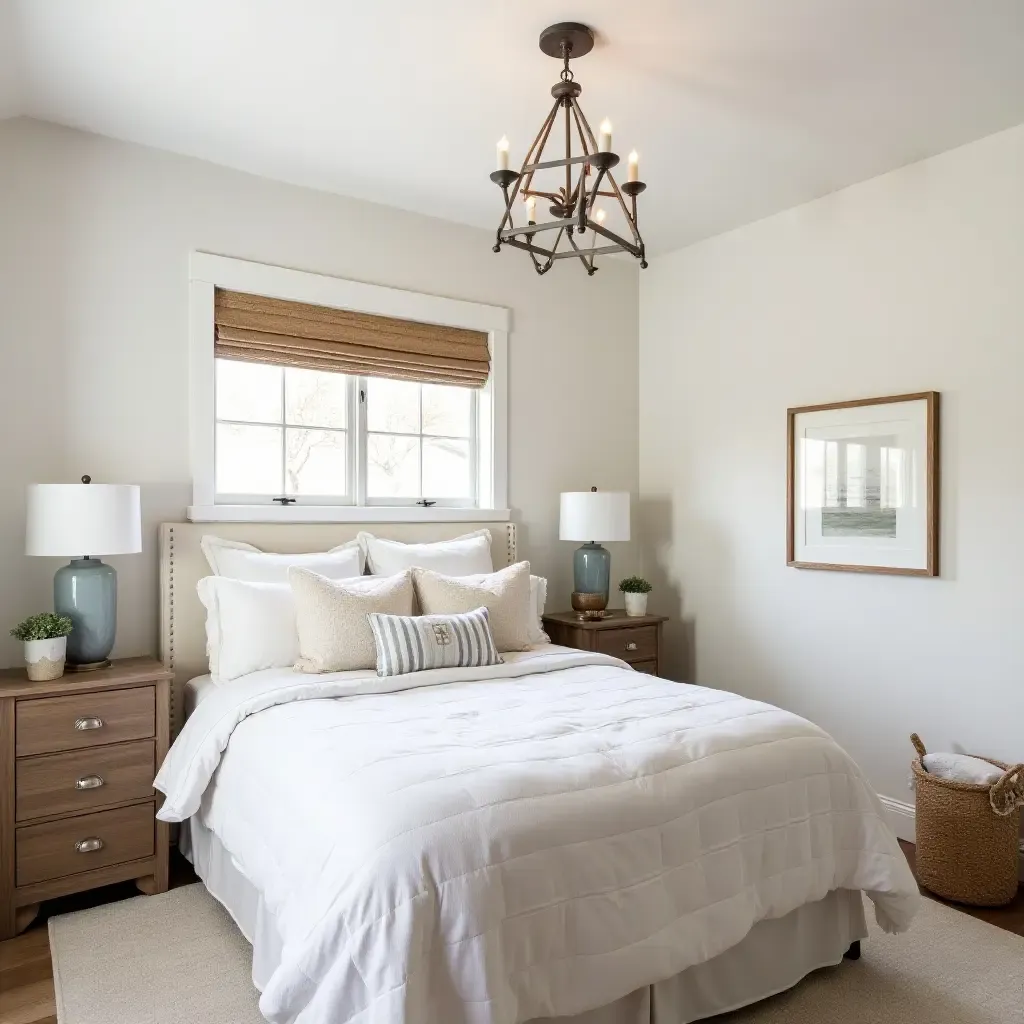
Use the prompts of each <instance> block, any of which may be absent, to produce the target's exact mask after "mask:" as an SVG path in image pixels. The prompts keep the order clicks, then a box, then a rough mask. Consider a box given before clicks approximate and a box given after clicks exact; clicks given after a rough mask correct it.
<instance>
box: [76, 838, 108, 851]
mask: <svg viewBox="0 0 1024 1024" xmlns="http://www.w3.org/2000/svg"><path fill="white" fill-rule="evenodd" d="M75 849H76V850H77V851H78V852H79V853H95V852H96V851H97V850H102V849H103V840H102V839H99V838H97V837H95V836H94V837H93V838H91V839H79V840H78V842H77V843H75Z"/></svg>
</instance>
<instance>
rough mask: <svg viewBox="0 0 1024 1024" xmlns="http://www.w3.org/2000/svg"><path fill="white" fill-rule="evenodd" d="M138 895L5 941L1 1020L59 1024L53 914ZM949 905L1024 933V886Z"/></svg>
mask: <svg viewBox="0 0 1024 1024" xmlns="http://www.w3.org/2000/svg"><path fill="white" fill-rule="evenodd" d="M900 846H902V847H903V852H904V853H905V854H906V857H907V860H908V861H909V863H910V866H911V867H913V866H914V845H913V843H905V842H903V841H902V840H900ZM195 880H196V878H195V875H194V874H193V873H192V869H191V867H190V866H189V864H188V863H187V862H186V861H185V860H184V859H182V858H181V857H180V856H178V854H177V852H174V853H172V856H171V888H172V889H173V888H175V887H177V886H179V885H187V884H188V883H189V882H194V881H195ZM922 891H923V890H922ZM136 895H138V892H137V890H136V889H135V887H134V886H133V885H132V884H131V883H125V884H123V885H111V886H108V887H107V888H105V889H94V890H93V891H92V892H87V893H82V894H80V895H77V896H68V897H66V898H64V899H60V900H53V901H51V902H50V903H47V904H44V906H43V909H42V911H41V912H40V914H39V917H38V918H37V919H36V921H35V922H34V923H33V925H32V927H31V928H29V930H28V931H26V932H25V933H24V934H22V935H19V936H18V937H17V938H14V939H8V940H7V941H6V942H0V1024H57V1017H56V1008H55V1006H54V1001H53V973H52V970H51V966H50V943H49V934H48V932H47V930H46V919H47V918H48V917H52V916H53V915H54V914H67V913H70V912H71V911H74V910H84V909H86V908H87V907H93V906H98V905H99V904H101V903H109V902H111V901H113V900H121V899H127V898H129V897H131V896H136ZM925 895H930V894H929V893H925ZM932 898H933V899H935V900H937V902H939V903H945V902H946V901H945V900H939V899H938V897H932ZM947 906H951V907H955V908H956V909H957V910H960V911H963V912H964V913H967V914H970V915H971V916H973V917H978V918H981V920H983V921H988V922H989V923H990V924H994V925H996V926H998V927H999V928H1005V929H1006V930H1007V931H1011V932H1015V933H1016V934H1017V935H1024V886H1021V888H1020V889H1018V891H1017V898H1016V899H1015V900H1014V902H1013V903H1011V904H1010V905H1009V906H1007V907H997V908H994V909H985V908H981V907H963V906H960V905H958V904H955V903H949V904H947Z"/></svg>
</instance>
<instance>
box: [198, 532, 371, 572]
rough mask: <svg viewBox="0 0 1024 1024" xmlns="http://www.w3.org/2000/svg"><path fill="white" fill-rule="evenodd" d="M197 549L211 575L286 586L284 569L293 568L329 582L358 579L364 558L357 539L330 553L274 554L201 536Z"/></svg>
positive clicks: (237, 542) (286, 570) (339, 546)
mask: <svg viewBox="0 0 1024 1024" xmlns="http://www.w3.org/2000/svg"><path fill="white" fill-rule="evenodd" d="M199 546H200V547H201V548H202V549H203V554H204V555H206V560H207V562H209V563H210V568H211V569H212V570H213V574H214V575H215V576H230V577H231V578H232V579H235V580H249V581H250V582H253V583H287V582H288V570H289V569H290V568H291V567H292V566H293V565H297V566H299V567H300V568H303V569H309V570H310V571H312V572H317V573H319V574H320V575H321V576H327V577H328V578H329V579H332V580H341V579H348V578H350V577H352V576H362V575H363V566H364V565H365V564H366V557H365V556H364V555H363V549H362V545H360V543H359V541H358V540H350V541H347V542H346V543H345V544H339V545H338V546H337V547H336V548H331V550H330V551H303V552H288V553H280V554H279V553H277V552H274V551H260V549H259V548H257V547H253V545H252V544H245V543H243V542H242V541H237V540H225V539H224V538H223V537H212V536H204V537H203V538H202V540H200V542H199Z"/></svg>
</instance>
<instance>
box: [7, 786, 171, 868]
mask: <svg viewBox="0 0 1024 1024" xmlns="http://www.w3.org/2000/svg"><path fill="white" fill-rule="evenodd" d="M155 815H156V808H155V804H154V803H153V801H152V800H150V801H148V802H147V803H144V804H138V805H136V806H135V807H121V808H119V809H118V810H116V811H97V812H96V813H94V814H79V815H77V816H76V817H74V818H62V819H60V821H49V822H47V823H46V824H44V825H25V826H24V827H22V828H19V829H17V830H16V831H15V841H14V842H15V864H16V869H15V870H16V880H17V884H18V885H31V884H32V883H33V882H44V881H47V880H48V879H51V878H62V877H64V876H65V875H76V874H78V873H79V872H82V871H92V870H93V869H94V868H103V867H107V866H108V865H110V864H122V863H124V862H125V861H129V860H141V859H142V858H143V857H152V856H153V851H154V849H155V836H156V825H155V822H156V817H155Z"/></svg>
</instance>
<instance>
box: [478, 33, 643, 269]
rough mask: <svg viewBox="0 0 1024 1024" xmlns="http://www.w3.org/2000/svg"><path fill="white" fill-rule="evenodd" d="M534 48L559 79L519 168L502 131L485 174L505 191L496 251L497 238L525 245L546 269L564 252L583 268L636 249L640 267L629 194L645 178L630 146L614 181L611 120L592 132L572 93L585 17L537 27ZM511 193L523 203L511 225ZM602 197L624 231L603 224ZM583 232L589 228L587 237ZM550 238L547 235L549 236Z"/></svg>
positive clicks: (587, 44)
mask: <svg viewBox="0 0 1024 1024" xmlns="http://www.w3.org/2000/svg"><path fill="white" fill-rule="evenodd" d="M540 48H541V50H542V51H543V52H544V53H546V54H547V55H548V56H549V57H556V58H559V59H560V60H561V61H562V65H563V66H562V73H561V75H560V76H559V78H560V80H559V81H558V82H556V83H555V84H554V85H553V86H552V87H551V95H552V96H553V97H554V100H555V102H554V106H552V108H551V110H550V111H549V112H548V116H547V117H546V118H545V119H544V123H543V124H542V125H541V127H540V131H539V132H538V133H537V137H536V138H535V139H534V140H533V145H531V146H530V148H529V150H528V151H527V153H526V158H525V159H524V160H523V165H522V167H521V168H520V169H519V170H518V171H513V170H510V169H509V166H508V139H506V138H502V140H501V141H500V142H499V143H498V169H497V170H496V171H494V173H493V174H491V181H493V182H494V183H495V184H496V185H497V186H498V187H499V188H500V189H501V192H502V195H503V196H504V197H505V212H504V214H503V215H502V218H501V223H500V224H499V225H498V234H497V238H496V240H495V243H494V251H495V252H500V251H501V247H502V245H511V246H515V248H517V249H524V250H526V252H528V253H529V254H530V259H531V260H533V266H534V268H535V269H536V271H537V273H538V274H546V273H547V272H548V271H549V270H550V269H551V267H552V265H553V264H554V262H555V260H564V259H579V261H580V262H581V263H582V264H583V266H584V267H586V270H587V273H588V274H593V273H594V271H595V270H597V266H596V264H595V260H596V258H597V257H598V256H603V255H606V254H610V253H617V252H626V253H629V254H630V255H632V256H635V257H636V258H637V259H638V260H639V261H640V266H641V267H642V268H645V267H646V266H647V260H646V259H645V256H644V242H643V239H642V238H641V237H640V231H639V229H638V228H637V217H636V197H637V196H638V195H639V194H640V193H641V192H643V190H644V189H645V188H647V186H646V185H645V184H644V183H643V182H642V181H640V177H639V158H638V157H637V154H636V151H635V150H634V151H633V152H632V153H630V155H629V161H628V170H627V180H626V181H624V182H623V183H622V184H621V185H619V184H618V183H617V182H616V180H615V177H614V176H613V175H612V168H613V167H615V166H617V165H618V163H619V157H618V155H617V154H616V153H614V152H612V126H611V125H610V124H609V123H608V121H607V120H605V121H604V122H602V124H601V125H600V128H599V130H598V137H597V138H595V137H594V133H593V131H592V130H591V128H590V124H589V123H588V121H587V119H586V117H584V116H583V111H582V110H581V109H580V104H579V95H580V93H581V92H582V91H583V88H582V86H580V84H579V82H576V81H574V80H573V73H572V71H571V70H570V69H569V61H570V60H572V59H573V58H575V57H582V56H584V55H585V54H588V53H590V51H591V50H592V49H593V48H594V33H593V32H592V31H591V30H590V29H589V28H587V26H586V25H580V24H578V23H576V22H571V21H568V22H562V23H560V24H558V25H552V26H551V27H550V28H546V29H545V30H544V31H543V32H542V33H541V34H540ZM560 111H561V112H562V116H561V117H560V116H559V112H560ZM559 121H563V122H564V131H563V130H562V128H560V127H558V122H559ZM556 129H557V130H556ZM553 135H554V137H555V138H556V139H558V140H559V142H558V143H552V147H551V148H552V150H554V151H555V152H557V148H558V145H559V144H561V143H562V142H564V147H565V148H564V155H562V156H553V157H552V158H550V159H544V153H545V148H546V147H547V146H548V143H549V141H551V139H552V136H553ZM574 140H575V142H574ZM574 145H575V150H574ZM538 171H540V172H553V173H554V176H555V178H556V179H558V180H559V182H560V183H559V184H558V186H557V187H556V188H553V189H551V190H547V191H546V190H544V189H542V188H540V187H538V184H537V183H535V176H536V175H537V172H538ZM563 174H564V179H563ZM574 175H575V181H573V177H574ZM517 199H521V200H522V205H523V214H522V217H521V218H520V219H521V223H520V224H518V225H517V224H516V223H515V218H514V217H513V212H512V211H513V209H515V204H516V200H517ZM601 199H606V200H609V201H612V202H610V203H609V205H611V206H612V209H615V208H616V205H617V208H618V209H619V210H621V212H622V214H623V216H624V218H625V222H626V228H627V230H628V233H629V238H624V237H623V236H622V235H621V234H618V233H616V232H614V231H612V230H611V228H609V227H606V226H605V220H606V219H607V214H606V211H605V210H604V209H603V208H602V207H600V206H599V205H598V203H599V200H601ZM538 200H541V204H542V205H543V204H549V205H548V212H549V213H550V215H551V217H552V219H551V220H548V221H540V222H538V220H537V205H538V203H537V201H538ZM587 232H590V235H589V237H588V236H587ZM550 238H553V239H554V241H553V242H549V241H548V239H550Z"/></svg>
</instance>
